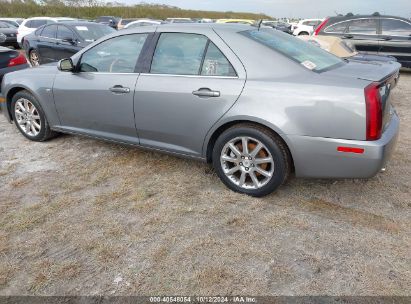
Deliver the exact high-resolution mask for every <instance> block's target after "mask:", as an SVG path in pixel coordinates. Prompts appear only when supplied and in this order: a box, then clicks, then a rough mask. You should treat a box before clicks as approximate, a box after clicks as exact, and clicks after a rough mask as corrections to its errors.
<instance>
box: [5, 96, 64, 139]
mask: <svg viewBox="0 0 411 304" xmlns="http://www.w3.org/2000/svg"><path fill="white" fill-rule="evenodd" d="M11 109H12V111H11V112H12V116H13V121H14V122H15V124H16V126H17V128H18V129H19V131H20V132H21V133H22V134H23V135H24V136H25V137H27V138H28V139H30V140H33V141H45V140H48V139H50V138H52V137H54V136H55V135H56V133H55V132H53V131H52V130H51V129H50V126H49V124H48V121H47V118H46V115H45V114H44V111H43V109H42V108H41V106H40V104H39V102H38V101H37V99H36V98H35V97H34V96H33V95H32V94H30V93H29V92H27V91H20V92H18V93H16V94H15V95H14V96H13V98H12V102H11Z"/></svg>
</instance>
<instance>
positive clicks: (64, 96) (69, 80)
mask: <svg viewBox="0 0 411 304" xmlns="http://www.w3.org/2000/svg"><path fill="white" fill-rule="evenodd" d="M147 37H148V34H127V35H122V36H116V37H114V38H110V39H108V40H105V41H103V42H101V43H100V44H98V45H96V46H94V47H92V48H91V49H88V50H86V51H85V52H84V53H83V54H82V56H81V58H80V60H79V62H78V64H77V71H75V72H74V73H73V72H58V73H57V75H56V78H55V81H54V86H53V94H54V100H55V105H56V109H57V112H58V115H59V118H60V123H61V128H63V129H64V130H66V131H69V132H70V131H71V132H77V133H85V134H90V135H93V136H97V137H102V138H107V139H113V140H117V141H122V142H127V143H133V144H136V143H138V136H137V133H136V128H135V123H134V109H133V96H134V89H135V85H136V82H137V79H138V76H139V74H138V73H136V72H135V68H136V64H137V60H138V58H139V56H140V53H141V50H142V48H143V45H144V43H145V41H146V39H147Z"/></svg>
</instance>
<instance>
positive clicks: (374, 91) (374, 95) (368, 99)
mask: <svg viewBox="0 0 411 304" xmlns="http://www.w3.org/2000/svg"><path fill="white" fill-rule="evenodd" d="M379 85H380V84H379V83H378V82H373V83H371V84H370V85H369V86H367V87H366V88H365V89H364V93H365V106H366V117H367V118H366V120H367V133H366V134H367V136H366V138H367V140H377V139H379V138H380V137H381V133H382V104H381V95H380V90H379V88H378V87H379Z"/></svg>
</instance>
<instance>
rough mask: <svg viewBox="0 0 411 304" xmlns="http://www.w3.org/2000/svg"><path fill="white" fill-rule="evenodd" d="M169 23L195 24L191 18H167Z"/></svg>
mask: <svg viewBox="0 0 411 304" xmlns="http://www.w3.org/2000/svg"><path fill="white" fill-rule="evenodd" d="M166 22H167V23H194V20H193V19H191V18H167V19H166Z"/></svg>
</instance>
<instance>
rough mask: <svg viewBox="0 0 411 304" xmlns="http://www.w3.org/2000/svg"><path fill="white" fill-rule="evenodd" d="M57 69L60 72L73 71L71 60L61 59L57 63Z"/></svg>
mask: <svg viewBox="0 0 411 304" xmlns="http://www.w3.org/2000/svg"><path fill="white" fill-rule="evenodd" d="M57 68H58V69H59V70H60V71H62V72H72V71H74V65H73V61H72V60H71V58H64V59H61V60H60V61H59V62H58V63H57Z"/></svg>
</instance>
